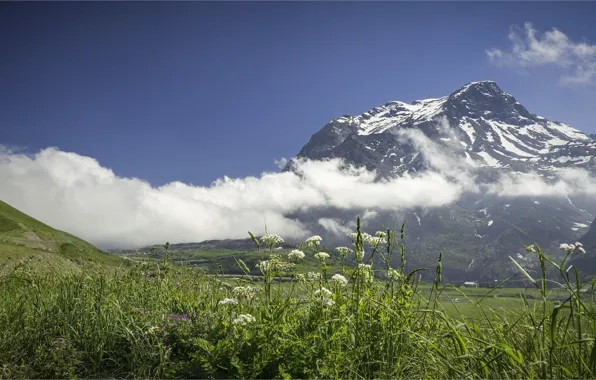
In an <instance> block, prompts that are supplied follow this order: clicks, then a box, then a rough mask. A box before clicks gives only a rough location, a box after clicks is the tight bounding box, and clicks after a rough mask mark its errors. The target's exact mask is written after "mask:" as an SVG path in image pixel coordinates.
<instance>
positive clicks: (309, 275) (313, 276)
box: [305, 272, 323, 282]
mask: <svg viewBox="0 0 596 380" xmlns="http://www.w3.org/2000/svg"><path fill="white" fill-rule="evenodd" d="M305 278H306V282H317V281H321V280H322V279H323V275H322V274H321V273H319V272H306V276H305Z"/></svg>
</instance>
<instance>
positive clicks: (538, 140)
mask: <svg viewBox="0 0 596 380" xmlns="http://www.w3.org/2000/svg"><path fill="white" fill-rule="evenodd" d="M416 134H418V135H422V136H423V137H424V136H425V137H426V140H427V141H431V142H432V143H433V144H434V148H433V149H431V150H424V149H421V145H420V144H419V143H416V142H415V141H414V140H413V137H412V136H416ZM437 152H438V153H440V154H447V155H448V156H449V157H453V158H454V160H455V162H458V163H459V164H462V163H463V165H466V166H468V167H469V168H471V170H473V171H474V173H475V175H477V176H478V177H480V178H482V181H484V182H483V183H490V182H491V181H493V182H494V181H495V180H496V179H498V178H499V177H500V176H501V175H503V174H507V175H511V176H522V175H526V174H527V173H530V172H531V173H534V174H535V175H538V176H540V177H541V178H544V179H545V180H548V179H549V178H554V174H556V173H557V172H559V171H561V169H563V168H582V169H586V170H587V171H588V172H591V173H593V174H595V173H596V158H595V156H596V140H595V139H594V136H588V135H587V134H585V133H583V132H581V131H579V130H577V129H575V128H573V127H572V126H570V125H567V124H565V123H561V122H556V121H551V120H547V119H546V118H544V117H541V116H537V115H535V114H532V113H530V112H529V111H528V110H527V109H526V108H525V107H524V106H523V105H522V104H520V103H519V102H518V101H517V100H516V99H515V98H514V97H513V96H512V95H510V94H508V93H506V92H504V91H503V90H501V88H500V87H499V86H498V85H497V84H496V83H495V82H492V81H481V82H473V83H469V84H467V85H465V86H463V87H462V88H460V89H458V90H457V91H455V92H453V93H452V94H450V95H448V96H444V97H440V98H432V99H425V100H418V101H413V102H411V103H405V102H401V101H391V102H388V103H386V104H384V105H382V106H379V107H375V108H373V109H372V110H370V111H367V112H365V113H363V114H360V115H354V116H352V115H344V116H341V117H339V118H337V119H334V120H332V121H330V122H329V123H327V125H325V126H324V127H323V128H322V129H321V130H319V131H318V132H316V133H315V134H314V135H313V136H312V137H311V139H310V141H308V143H307V144H306V145H304V147H303V148H302V150H301V151H300V152H299V153H298V155H297V157H298V158H307V159H314V160H320V159H326V158H335V157H337V158H342V159H344V160H345V161H346V162H347V163H350V164H354V165H356V166H365V167H366V168H367V169H369V170H376V171H377V173H378V176H379V179H381V178H382V177H385V178H387V177H394V176H402V175H411V174H414V173H416V172H420V171H424V170H427V169H432V166H433V164H432V161H433V160H432V157H430V156H433V155H435V154H437ZM459 164H458V165H459ZM294 165H295V163H294V162H293V161H290V163H289V164H288V165H287V166H286V167H285V168H284V170H293V169H294ZM466 170H467V169H466ZM524 173H526V174H524ZM529 193H531V192H529ZM384 212H385V215H384V216H382V217H380V220H379V221H380V222H382V223H384V224H386V225H393V224H394V223H398V224H400V223H402V222H404V221H405V222H406V225H407V226H408V227H407V234H406V235H407V236H406V237H407V239H408V247H409V251H410V252H411V254H412V255H413V259H411V260H410V263H412V264H414V265H423V266H427V265H432V263H433V262H434V260H436V257H437V256H438V252H439V251H442V252H443V253H444V256H443V257H444V264H443V265H444V268H445V273H446V275H447V276H451V278H452V279H462V278H469V279H484V280H487V281H488V280H490V281H493V280H494V279H496V278H501V277H502V276H503V275H504V274H505V273H508V272H511V271H515V268H513V267H511V262H510V260H509V258H508V257H509V256H512V257H515V258H517V259H518V260H519V261H520V262H522V263H523V264H524V265H525V266H526V267H527V269H528V270H530V271H531V270H532V267H533V265H535V261H534V258H533V257H532V256H531V255H530V254H529V253H528V252H526V251H525V250H524V247H525V246H526V245H529V244H533V243H539V244H540V245H541V246H543V247H544V248H545V249H547V250H551V251H552V252H553V253H555V252H556V249H557V247H558V245H559V244H560V243H567V242H572V241H576V240H577V239H579V238H580V237H581V236H582V235H584V234H585V233H586V232H587V231H588V229H589V226H590V223H591V221H592V220H594V215H595V214H596V200H595V199H592V198H590V197H588V196H551V197H545V196H529V195H525V196H516V197H513V196H509V197H507V196H495V195H494V194H493V195H487V194H486V193H477V194H470V195H466V197H465V199H461V200H460V201H458V202H456V203H454V204H451V205H449V206H446V207H442V208H434V209H416V210H406V211H404V210H400V211H395V210H392V209H391V207H390V206H388V208H387V209H386V210H384Z"/></svg>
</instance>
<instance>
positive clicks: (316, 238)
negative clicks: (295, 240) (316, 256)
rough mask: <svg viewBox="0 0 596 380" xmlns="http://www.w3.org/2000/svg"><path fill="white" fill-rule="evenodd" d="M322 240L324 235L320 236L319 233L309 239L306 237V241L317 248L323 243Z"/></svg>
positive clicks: (308, 244)
mask: <svg viewBox="0 0 596 380" xmlns="http://www.w3.org/2000/svg"><path fill="white" fill-rule="evenodd" d="M322 240H323V238H322V237H320V236H319V235H315V236H311V237H309V238H308V239H306V241H305V243H306V245H307V246H309V247H315V248H317V247H318V246H319V244H321V241H322Z"/></svg>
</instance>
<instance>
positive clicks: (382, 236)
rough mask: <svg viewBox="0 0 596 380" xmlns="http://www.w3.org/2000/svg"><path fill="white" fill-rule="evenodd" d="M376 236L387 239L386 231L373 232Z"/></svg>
mask: <svg viewBox="0 0 596 380" xmlns="http://www.w3.org/2000/svg"><path fill="white" fill-rule="evenodd" d="M375 236H376V237H379V238H381V239H387V232H383V231H377V232H376V233H375Z"/></svg>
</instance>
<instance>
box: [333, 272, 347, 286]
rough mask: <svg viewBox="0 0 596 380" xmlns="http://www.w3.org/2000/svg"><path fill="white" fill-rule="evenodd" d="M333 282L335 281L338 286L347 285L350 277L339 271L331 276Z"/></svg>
mask: <svg viewBox="0 0 596 380" xmlns="http://www.w3.org/2000/svg"><path fill="white" fill-rule="evenodd" d="M331 282H333V283H335V284H336V285H338V286H346V285H347V284H348V279H347V278H345V277H344V276H342V275H341V274H339V273H337V274H334V275H333V276H332V277H331Z"/></svg>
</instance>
